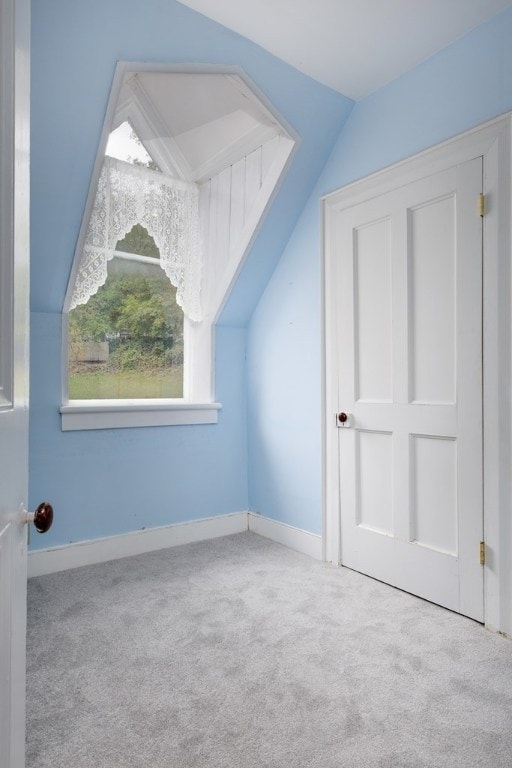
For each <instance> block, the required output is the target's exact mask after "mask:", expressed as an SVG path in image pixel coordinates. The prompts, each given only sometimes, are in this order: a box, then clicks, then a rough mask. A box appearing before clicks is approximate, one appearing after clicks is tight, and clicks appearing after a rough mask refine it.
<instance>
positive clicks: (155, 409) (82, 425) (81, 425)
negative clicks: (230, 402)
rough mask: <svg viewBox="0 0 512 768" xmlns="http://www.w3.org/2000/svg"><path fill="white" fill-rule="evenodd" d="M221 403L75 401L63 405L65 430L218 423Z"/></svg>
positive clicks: (63, 429) (62, 412)
mask: <svg viewBox="0 0 512 768" xmlns="http://www.w3.org/2000/svg"><path fill="white" fill-rule="evenodd" d="M221 408H222V405H221V404H220V403H186V402H183V401H180V400H115V401H114V400H72V401H71V402H69V403H68V404H66V405H62V406H61V408H60V413H61V418H62V431H63V432H68V431H71V430H82V429H121V428H123V427H164V426H179V425H184V424H217V421H218V413H219V410H220V409H221Z"/></svg>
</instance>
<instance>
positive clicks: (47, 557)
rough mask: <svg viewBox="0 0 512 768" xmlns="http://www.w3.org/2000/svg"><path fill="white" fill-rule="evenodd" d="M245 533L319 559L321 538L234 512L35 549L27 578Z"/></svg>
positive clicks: (29, 563) (267, 519)
mask: <svg viewBox="0 0 512 768" xmlns="http://www.w3.org/2000/svg"><path fill="white" fill-rule="evenodd" d="M247 530H250V531H252V532H253V533H257V534H259V535H260V536H264V537H265V538H267V539H272V541H276V542H278V543H279V544H284V546H286V547H289V548H290V549H295V550H296V551H297V552H302V553H304V554H305V555H309V556H310V557H313V558H315V560H321V559H322V537H321V536H317V535H316V534H314V533H309V532H308V531H303V530H301V529H300V528H295V527H294V526H292V525H287V524H286V523H279V522H277V520H272V519H271V518H270V517H264V516H263V515H258V514H256V513H254V512H233V513H232V514H229V515H218V516H217V517H207V518H204V519H202V520H191V521H190V522H186V523H175V524H174V525H164V526H161V527H158V528H145V529H144V530H141V531H132V532H130V533H122V534H120V535H118V536H109V537H107V538H104V539H93V540H92V541H78V542H76V544H65V545H63V546H60V547H50V548H48V549H34V550H31V551H30V552H29V553H28V576H29V578H30V577H32V576H46V575H47V574H49V573H57V572H58V571H67V570H68V569H69V568H80V567H81V566H83V565H94V564H95V563H105V562H107V561H108V560H118V559H119V558H121V557H131V556H132V555H142V554H144V553H145V552H154V551H155V550H158V549H167V548H170V547H177V546H179V545H180V544H191V543H192V542H194V541H205V540H207V539H216V538H219V536H229V535H231V534H234V533H242V532H243V531H247Z"/></svg>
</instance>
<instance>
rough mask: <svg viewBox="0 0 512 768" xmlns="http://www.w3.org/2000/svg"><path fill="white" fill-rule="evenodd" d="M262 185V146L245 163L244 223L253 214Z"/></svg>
mask: <svg viewBox="0 0 512 768" xmlns="http://www.w3.org/2000/svg"><path fill="white" fill-rule="evenodd" d="M260 187H261V147H259V148H258V149H256V150H254V152H251V154H250V155H247V157H246V164H245V217H244V223H245V222H246V221H247V219H248V218H249V216H250V214H251V209H252V207H253V205H254V202H255V200H256V196H257V194H258V192H259V191H260Z"/></svg>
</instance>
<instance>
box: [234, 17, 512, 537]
mask: <svg viewBox="0 0 512 768" xmlns="http://www.w3.org/2000/svg"><path fill="white" fill-rule="evenodd" d="M511 109H512V10H508V11H506V12H504V13H503V14H501V15H500V16H498V17H496V18H495V19H493V20H491V21H490V22H488V23H487V24H485V25H483V26H481V27H480V28H478V29H476V30H474V31H473V32H472V33H470V34H469V35H467V36H466V37H464V38H462V39H461V40H459V41H457V42H456V43H454V44H453V45H451V46H450V47H448V48H446V49H445V50H443V51H441V52H440V53H439V54H437V55H436V56H435V57H433V58H432V59H430V60H428V61H427V62H425V63H423V64H422V65H421V66H419V67H417V68H416V69H414V70H412V71H411V72H410V73H408V74H407V75H405V76H403V77H401V78H400V79H398V80H396V81H394V82H393V83H391V84H390V85H388V86H386V87H384V88H382V89H381V90H379V91H378V92H376V93H375V94H373V95H371V96H369V97H367V98H366V99H364V100H363V101H361V102H359V103H358V104H356V106H355V107H354V109H353V110H352V112H351V115H350V117H349V119H348V121H347V123H346V125H345V127H344V128H343V130H342V132H341V135H340V137H339V139H338V142H337V144H336V146H335V148H334V150H333V152H332V155H331V157H330V159H329V161H328V163H327V165H326V167H325V169H324V172H323V174H322V176H321V178H320V180H319V182H318V183H317V184H316V186H315V188H314V189H313V191H312V194H311V196H310V199H309V202H308V204H307V206H306V208H305V210H304V212H303V214H302V216H301V218H300V220H299V221H298V223H297V226H296V228H295V231H294V233H293V235H292V236H291V238H290V241H289V243H288V245H287V247H286V248H285V250H284V253H283V256H282V258H281V260H280V262H279V264H278V266H277V268H276V270H275V272H274V274H273V276H272V278H271V280H270V281H269V284H268V286H267V288H266V290H265V292H264V294H263V296H262V298H261V300H260V302H259V304H258V307H257V308H256V310H255V312H254V315H253V317H252V320H251V323H250V327H249V334H248V349H247V354H248V361H247V376H248V409H249V412H248V413H249V415H248V430H249V433H248V434H249V449H248V467H249V504H250V508H251V509H253V510H255V511H258V512H261V513H263V514H265V515H268V516H270V517H273V518H275V519H277V520H280V521H282V522H285V523H290V524H292V525H296V526H299V527H301V528H304V529H306V530H308V531H312V532H314V533H320V532H321V527H322V514H321V503H322V487H321V462H320V458H321V418H322V415H321V359H320V339H321V306H320V290H321V286H320V267H321V252H320V226H319V223H320V197H321V195H323V194H326V193H327V192H330V191H332V190H334V189H336V188H338V187H340V186H343V185H344V184H347V183H349V182H350V181H353V180H355V179H358V178H361V177H364V176H366V175H368V174H369V173H371V172H373V171H377V170H379V169H381V168H384V167H385V166H387V165H389V164H391V163H394V162H396V161H398V160H401V159H403V158H405V157H408V156H410V155H412V154H414V153H415V152H418V151H420V150H422V149H426V148H427V147H429V146H432V145H434V144H437V143H438V142H440V141H442V140H443V139H447V138H449V137H451V136H454V135H456V134H458V133H460V132H462V131H464V130H466V129H469V128H471V127H473V126H475V125H477V124H479V123H481V122H483V121H485V120H487V119H490V118H492V117H494V116H496V115H499V114H501V113H503V112H505V111H508V110H511Z"/></svg>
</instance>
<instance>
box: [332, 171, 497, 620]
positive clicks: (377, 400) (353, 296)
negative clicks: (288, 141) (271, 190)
mask: <svg viewBox="0 0 512 768" xmlns="http://www.w3.org/2000/svg"><path fill="white" fill-rule="evenodd" d="M481 190H482V158H480V157H479V158H477V159H475V160H471V161H469V162H466V163H463V164H461V165H458V166H456V167H454V168H452V169H449V170H447V171H443V172H441V173H437V174H435V175H433V176H429V177H426V178H422V179H419V180H417V181H414V182H412V183H408V184H406V185H404V186H402V187H400V188H398V189H396V190H394V191H393V192H389V193H387V194H383V195H381V196H378V197H374V198H373V199H368V200H366V202H362V203H360V204H358V205H355V206H353V207H351V208H347V209H345V210H341V211H338V213H337V219H336V224H335V227H336V229H335V243H336V246H335V247H336V253H337V254H338V259H339V262H338V268H339V273H338V284H337V287H338V294H337V296H338V304H339V310H338V329H337V333H338V377H339V411H340V413H341V412H343V413H347V414H348V419H347V421H346V422H342V421H341V420H339V422H338V425H339V426H340V429H339V430H338V436H339V462H340V469H339V472H340V475H339V476H340V507H341V561H342V563H343V565H346V566H348V567H350V568H353V569H355V570H358V571H361V572H363V573H366V574H368V575H370V576H373V577H375V578H377V579H380V580H382V581H385V582H387V583H389V584H392V585H394V586H397V587H399V588H401V589H404V590H406V591H408V592H411V593H413V594H416V595H419V596H421V597H423V598H426V599H428V600H431V601H433V602H435V603H438V604H439V605H443V606H446V607H447V608H450V609H451V610H454V611H458V612H460V613H463V614H465V615H467V616H471V617H472V618H474V619H477V620H479V621H483V615H484V614H483V568H482V566H481V565H480V541H481V539H482V527H483V507H482V496H483V477H482V219H481V217H480V214H479V210H478V200H479V195H480V192H481ZM340 418H341V419H343V418H344V417H343V416H341V417H340Z"/></svg>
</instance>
